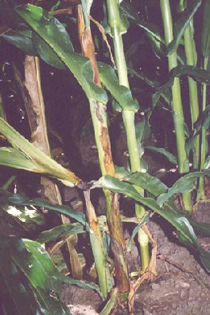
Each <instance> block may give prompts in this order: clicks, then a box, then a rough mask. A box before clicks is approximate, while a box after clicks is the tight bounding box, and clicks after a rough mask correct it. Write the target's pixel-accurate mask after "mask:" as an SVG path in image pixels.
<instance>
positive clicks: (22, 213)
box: [1, 205, 45, 225]
mask: <svg viewBox="0 0 210 315" xmlns="http://www.w3.org/2000/svg"><path fill="white" fill-rule="evenodd" d="M1 208H2V209H3V210H4V211H5V212H7V213H8V214H9V215H11V216H12V217H14V218H17V219H18V220H20V221H21V222H23V223H26V224H27V223H35V224H38V225H43V224H44V222H45V217H44V215H43V214H42V213H40V212H38V211H37V210H36V209H35V208H34V207H27V206H24V207H21V206H19V207H17V206H14V205H5V206H2V207H1Z"/></svg>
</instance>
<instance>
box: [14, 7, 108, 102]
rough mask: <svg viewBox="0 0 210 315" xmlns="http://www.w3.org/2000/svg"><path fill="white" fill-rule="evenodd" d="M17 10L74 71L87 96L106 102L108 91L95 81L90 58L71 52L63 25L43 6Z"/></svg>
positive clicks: (18, 8) (17, 8)
mask: <svg viewBox="0 0 210 315" xmlns="http://www.w3.org/2000/svg"><path fill="white" fill-rule="evenodd" d="M15 10H16V12H17V13H18V14H19V15H20V16H21V17H22V18H23V19H24V20H25V21H26V22H27V23H28V24H29V25H30V26H31V27H32V29H33V30H34V31H35V32H36V33H37V34H38V35H39V36H40V37H41V38H42V39H43V40H44V41H45V42H46V43H47V44H48V45H49V46H50V47H51V49H52V50H53V51H54V52H55V53H56V54H57V56H58V57H59V58H60V59H61V60H62V62H63V63H64V64H65V65H66V66H67V68H68V69H69V70H70V71H71V72H72V73H73V75H74V76H75V78H76V79H77V81H78V82H79V84H80V85H81V86H82V88H83V90H84V91H85V93H86V95H87V97H88V98H89V99H95V100H97V101H100V102H102V103H106V102H107V95H106V92H105V91H104V90H103V89H102V88H100V87H99V86H97V85H95V84H94V83H93V71H92V67H91V63H90V60H89V59H87V58H85V57H83V56H81V55H78V54H74V53H71V44H70V40H67V37H68V34H67V32H66V30H65V28H64V27H63V25H62V24H61V23H60V22H59V21H58V20H57V19H55V18H54V17H53V16H52V15H51V14H49V13H48V12H47V11H45V10H44V9H42V8H41V7H36V6H33V5H30V4H26V5H21V6H18V7H16V9H15Z"/></svg>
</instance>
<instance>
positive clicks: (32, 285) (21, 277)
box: [0, 236, 69, 315]
mask: <svg viewBox="0 0 210 315" xmlns="http://www.w3.org/2000/svg"><path fill="white" fill-rule="evenodd" d="M0 266H1V268H0V270H1V271H0V278H1V279H3V282H1V283H0V286H1V289H2V290H3V296H4V295H5V293H6V292H7V294H8V297H9V299H6V300H2V299H1V302H2V303H3V305H4V309H5V310H6V313H9V314H17V315H20V314H29V315H33V314H40V315H41V314H46V315H57V314H61V315H67V314H69V312H68V309H67V308H66V307H65V306H64V305H63V304H62V303H61V302H60V300H59V294H60V289H61V279H60V274H59V272H58V270H57V269H56V268H55V266H54V265H53V263H52V261H51V259H50V257H49V255H48V253H47V252H46V251H45V250H44V248H43V247H42V246H41V245H40V244H39V243H37V242H34V241H30V240H24V242H23V241H22V240H21V239H17V238H6V237H4V236H1V238H0ZM2 290H1V294H2ZM11 304H12V305H11ZM13 306H14V308H13ZM11 310H13V311H14V310H15V311H16V312H15V313H13V312H11Z"/></svg>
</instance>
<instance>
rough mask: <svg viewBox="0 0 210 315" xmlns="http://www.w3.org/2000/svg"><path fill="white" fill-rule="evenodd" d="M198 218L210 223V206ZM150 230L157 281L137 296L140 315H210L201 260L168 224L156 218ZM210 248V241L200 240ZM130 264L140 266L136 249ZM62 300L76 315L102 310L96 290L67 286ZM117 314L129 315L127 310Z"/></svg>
mask: <svg viewBox="0 0 210 315" xmlns="http://www.w3.org/2000/svg"><path fill="white" fill-rule="evenodd" d="M200 208H201V209H200V211H201V212H199V211H198V212H197V214H196V215H194V217H195V218H196V219H197V218H198V219H199V217H202V219H203V218H204V217H205V221H206V222H210V203H206V204H204V205H202V206H201V207H200ZM149 228H150V231H151V232H152V235H153V237H154V239H155V240H156V241H157V244H158V250H157V269H156V270H157V273H158V274H157V277H156V279H155V281H153V282H145V283H143V284H142V285H141V286H140V288H139V289H138V290H137V292H136V295H135V314H136V315H210V275H209V274H207V273H206V272H205V271H204V269H203V267H202V266H201V265H200V263H199V262H198V261H197V258H196V257H195V256H194V255H193V254H192V253H190V252H189V250H188V249H187V248H185V247H184V246H182V245H181V244H180V243H179V241H178V240H177V238H176V235H175V233H174V231H173V230H172V228H171V227H170V226H169V225H168V223H166V222H163V221H162V220H161V219H160V218H158V217H156V218H154V219H152V221H150V222H149ZM200 242H201V243H202V244H204V246H205V247H206V248H207V247H208V248H210V239H209V238H204V239H200ZM129 256H130V259H129V261H130V262H132V263H133V264H135V265H138V264H139V261H138V255H137V250H136V247H134V248H133V250H132V252H131V253H130V254H129ZM62 299H63V301H64V302H65V304H66V305H68V306H69V309H70V311H71V314H72V315H87V314H89V315H94V314H98V313H97V312H100V310H101V309H102V305H103V303H102V301H101V300H100V297H99V296H98V294H97V293H96V292H94V291H92V290H88V289H81V288H78V287H75V286H69V285H64V286H63V291H62ZM113 314H119V315H128V314H129V311H128V309H127V308H125V309H120V308H118V310H117V311H115V312H113Z"/></svg>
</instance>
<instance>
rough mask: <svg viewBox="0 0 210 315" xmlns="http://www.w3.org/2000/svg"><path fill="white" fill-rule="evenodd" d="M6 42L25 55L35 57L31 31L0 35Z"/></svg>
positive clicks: (10, 32) (13, 31)
mask: <svg viewBox="0 0 210 315" xmlns="http://www.w3.org/2000/svg"><path fill="white" fill-rule="evenodd" d="M2 38H4V39H5V40H6V41H7V42H9V43H10V44H12V45H14V46H15V47H17V48H19V49H21V50H22V51H23V52H24V53H25V54H27V55H33V56H35V55H36V50H35V49H34V46H33V42H32V31H31V30H24V31H16V30H10V31H9V32H7V33H6V34H3V35H2Z"/></svg>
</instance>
